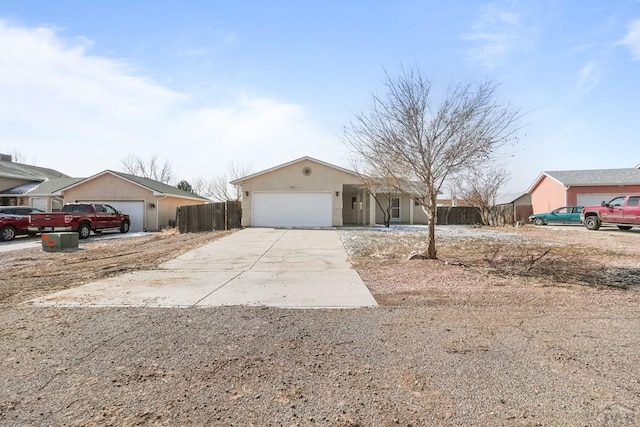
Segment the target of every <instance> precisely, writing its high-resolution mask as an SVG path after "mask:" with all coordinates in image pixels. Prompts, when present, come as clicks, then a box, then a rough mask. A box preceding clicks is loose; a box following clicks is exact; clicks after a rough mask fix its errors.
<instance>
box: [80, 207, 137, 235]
mask: <svg viewBox="0 0 640 427" xmlns="http://www.w3.org/2000/svg"><path fill="white" fill-rule="evenodd" d="M82 203H103V204H105V205H111V206H113V207H114V208H115V210H118V211H120V212H122V213H123V214H127V215H129V219H130V220H131V227H130V228H129V230H130V231H144V229H145V227H144V202H143V201H111V200H87V201H83V202H82Z"/></svg>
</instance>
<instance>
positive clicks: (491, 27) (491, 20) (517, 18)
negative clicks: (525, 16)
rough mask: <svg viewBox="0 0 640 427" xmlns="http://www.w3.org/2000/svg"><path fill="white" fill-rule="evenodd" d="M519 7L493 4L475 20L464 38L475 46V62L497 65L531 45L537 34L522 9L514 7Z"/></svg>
mask: <svg viewBox="0 0 640 427" xmlns="http://www.w3.org/2000/svg"><path fill="white" fill-rule="evenodd" d="M515 6H516V5H515V4H513V3H509V4H508V5H505V6H499V5H497V4H496V3H491V4H490V5H489V6H487V7H486V8H485V10H484V12H483V13H482V14H481V15H480V16H479V17H478V18H477V19H476V20H475V22H474V23H473V25H472V26H471V32H470V33H469V34H467V35H465V36H464V37H463V39H465V40H468V41H470V42H472V44H473V45H474V47H472V48H471V49H470V51H469V58H470V59H471V60H472V61H475V62H479V63H480V64H482V65H483V66H484V67H485V68H494V67H496V66H497V65H499V64H501V63H502V62H503V61H504V59H505V58H506V57H507V56H508V55H509V54H510V53H511V52H513V51H516V50H520V49H524V48H526V46H528V45H530V43H531V40H532V38H533V35H534V34H533V32H532V31H531V29H530V28H527V26H526V25H524V23H523V22H522V14H521V12H520V11H517V10H513V9H515V8H516V7H515ZM507 9H512V10H507Z"/></svg>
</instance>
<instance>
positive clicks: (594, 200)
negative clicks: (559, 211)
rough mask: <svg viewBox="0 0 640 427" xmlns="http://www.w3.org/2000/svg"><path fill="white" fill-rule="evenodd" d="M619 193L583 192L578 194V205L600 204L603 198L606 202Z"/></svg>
mask: <svg viewBox="0 0 640 427" xmlns="http://www.w3.org/2000/svg"><path fill="white" fill-rule="evenodd" d="M619 195H620V194H612V193H600V194H597V193H584V194H578V205H579V206H600V203H602V201H603V200H604V201H605V202H608V201H609V200H611V199H613V198H614V197H617V196H619Z"/></svg>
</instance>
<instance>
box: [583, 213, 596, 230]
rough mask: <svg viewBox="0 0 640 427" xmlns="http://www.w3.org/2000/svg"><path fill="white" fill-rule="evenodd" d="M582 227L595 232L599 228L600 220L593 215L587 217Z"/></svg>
mask: <svg viewBox="0 0 640 427" xmlns="http://www.w3.org/2000/svg"><path fill="white" fill-rule="evenodd" d="M584 226H585V227H587V230H597V229H599V228H600V220H599V219H598V217H597V216H595V215H591V216H588V217H586V218H585V219H584Z"/></svg>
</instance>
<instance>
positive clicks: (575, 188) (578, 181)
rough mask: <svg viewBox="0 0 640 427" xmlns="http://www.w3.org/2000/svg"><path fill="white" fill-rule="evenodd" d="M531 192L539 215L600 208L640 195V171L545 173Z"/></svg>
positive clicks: (601, 170) (604, 170)
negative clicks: (617, 199)
mask: <svg viewBox="0 0 640 427" xmlns="http://www.w3.org/2000/svg"><path fill="white" fill-rule="evenodd" d="M527 192H528V193H530V194H531V205H532V206H533V212H535V213H539V212H547V211H551V210H553V209H556V208H559V207H562V206H575V205H578V206H589V205H599V204H600V203H601V202H602V201H603V200H605V201H609V200H611V199H613V198H614V197H616V196H620V195H623V194H631V193H633V194H640V169H639V168H625V169H592V170H575V171H549V172H542V173H541V174H540V175H539V176H538V178H537V179H536V180H535V181H534V183H533V184H532V185H531V187H529V189H528V190H527Z"/></svg>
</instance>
